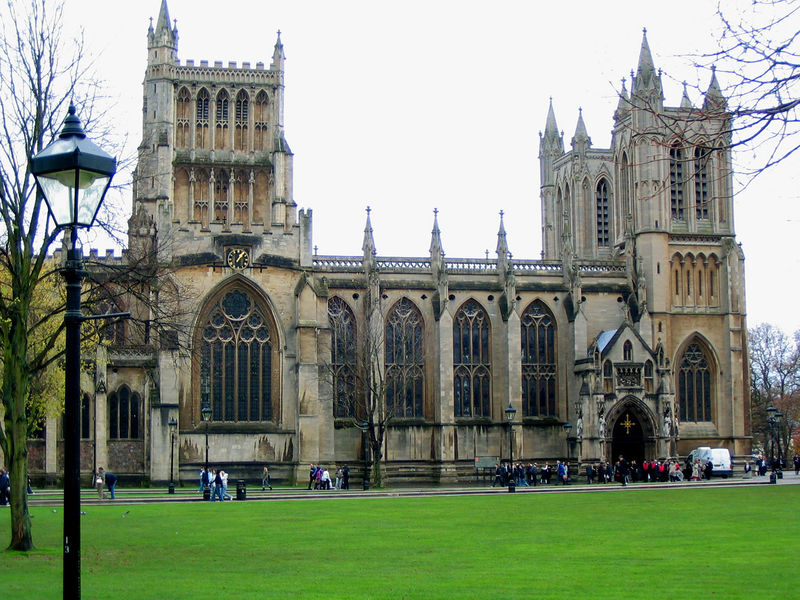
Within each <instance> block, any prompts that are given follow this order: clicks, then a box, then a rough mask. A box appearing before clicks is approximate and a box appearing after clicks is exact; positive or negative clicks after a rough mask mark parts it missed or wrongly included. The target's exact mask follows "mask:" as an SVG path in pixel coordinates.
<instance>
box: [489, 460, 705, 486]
mask: <svg viewBox="0 0 800 600" xmlns="http://www.w3.org/2000/svg"><path fill="white" fill-rule="evenodd" d="M696 462H697V463H698V464H697V465H693V466H692V469H691V473H690V474H689V475H686V474H685V473H684V471H683V469H682V468H681V465H680V463H679V462H678V461H677V460H651V461H642V462H640V463H639V462H637V461H635V460H633V461H630V462H628V461H627V460H626V459H625V458H624V457H622V456H620V457H619V460H617V461H616V462H614V463H612V462H610V461H600V462H599V463H597V464H587V465H585V466H584V471H583V473H584V476H585V481H586V483H588V484H593V483H611V482H614V481H615V482H617V483H621V484H622V485H627V484H628V483H638V482H643V483H647V482H677V481H684V480H685V479H687V478H689V479H692V480H694V481H696V480H699V479H703V478H706V479H708V478H710V477H711V468H710V467H709V465H708V464H706V465H701V464H700V461H696ZM573 470H574V469H573ZM579 479H580V475H579V474H571V473H570V467H569V464H567V462H566V461H560V460H557V461H556V462H555V464H554V465H551V464H550V463H549V462H546V463H544V464H543V465H539V464H537V463H535V462H529V463H528V464H527V465H525V464H523V463H516V464H514V465H511V464H510V463H506V462H503V463H497V464H495V470H494V480H493V481H492V487H496V486H498V485H499V486H507V485H514V486H536V485H538V484H543V485H549V484H550V483H557V484H562V485H566V484H567V483H568V482H570V481H577V480H579Z"/></svg>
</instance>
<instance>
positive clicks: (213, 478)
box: [198, 467, 272, 502]
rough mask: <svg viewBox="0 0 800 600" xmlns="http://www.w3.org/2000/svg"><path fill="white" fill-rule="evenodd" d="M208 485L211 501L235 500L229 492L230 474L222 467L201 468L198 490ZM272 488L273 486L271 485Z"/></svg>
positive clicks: (202, 489)
mask: <svg viewBox="0 0 800 600" xmlns="http://www.w3.org/2000/svg"><path fill="white" fill-rule="evenodd" d="M206 487H208V488H209V489H210V490H211V496H210V498H209V501H210V502H216V501H217V500H219V501H220V502H224V501H225V500H233V497H232V496H231V495H230V494H229V493H228V474H227V473H226V472H225V471H223V470H222V469H209V470H208V471H206V469H205V467H201V468H200V489H199V490H198V491H200V492H202V491H204V490H205V489H206ZM270 489H272V488H271V487H270Z"/></svg>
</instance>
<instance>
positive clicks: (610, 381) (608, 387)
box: [603, 360, 614, 394]
mask: <svg viewBox="0 0 800 600" xmlns="http://www.w3.org/2000/svg"><path fill="white" fill-rule="evenodd" d="M613 391H614V367H613V366H612V364H611V361H610V360H607V361H606V362H604V363H603V393H605V394H610V393H612V392H613Z"/></svg>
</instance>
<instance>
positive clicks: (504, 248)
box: [497, 210, 508, 272]
mask: <svg viewBox="0 0 800 600" xmlns="http://www.w3.org/2000/svg"><path fill="white" fill-rule="evenodd" d="M506 265H508V240H507V239H506V228H505V225H503V211H502V210H501V211H500V229H499V230H498V231H497V270H498V271H503V272H504V271H505V268H506Z"/></svg>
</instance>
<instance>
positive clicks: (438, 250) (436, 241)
mask: <svg viewBox="0 0 800 600" xmlns="http://www.w3.org/2000/svg"><path fill="white" fill-rule="evenodd" d="M438 215H439V209H438V208H434V209H433V230H431V247H430V253H431V260H432V261H433V260H439V259H440V258H441V257H442V256H444V249H443V248H442V234H441V232H440V231H439V219H438Z"/></svg>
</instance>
